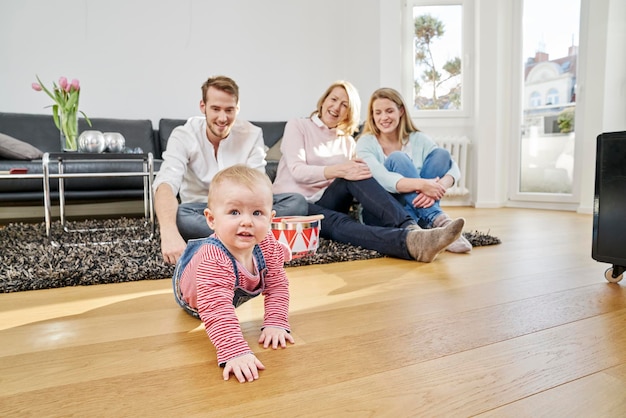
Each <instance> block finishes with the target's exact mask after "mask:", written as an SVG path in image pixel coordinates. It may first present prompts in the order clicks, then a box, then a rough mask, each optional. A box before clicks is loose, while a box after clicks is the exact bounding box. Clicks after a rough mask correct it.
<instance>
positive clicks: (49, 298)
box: [0, 208, 626, 417]
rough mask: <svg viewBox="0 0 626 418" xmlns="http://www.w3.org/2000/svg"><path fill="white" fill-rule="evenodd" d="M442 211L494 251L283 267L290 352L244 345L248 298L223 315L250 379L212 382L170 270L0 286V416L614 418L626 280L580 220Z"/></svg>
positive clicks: (622, 380)
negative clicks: (254, 369)
mask: <svg viewBox="0 0 626 418" xmlns="http://www.w3.org/2000/svg"><path fill="white" fill-rule="evenodd" d="M446 210H447V211H448V212H449V213H450V215H451V216H453V217H454V216H464V217H465V218H466V220H467V223H466V230H479V231H484V232H486V231H489V232H490V233H492V234H493V235H496V236H498V237H499V238H500V239H502V244H500V245H495V246H487V247H478V248H474V250H473V251H472V253H471V254H469V255H467V254H463V255H459V254H451V253H443V254H441V255H440V256H439V257H438V259H437V260H436V261H435V262H434V263H429V264H424V263H417V262H411V261H405V260H397V259H391V258H383V259H377V260H367V261H358V262H348V263H335V264H327V265H317V266H304V267H297V268H289V269H288V276H289V279H290V292H291V306H290V318H291V325H292V332H293V335H294V337H295V339H296V344H295V345H290V346H289V347H288V348H287V349H285V350H271V349H263V348H262V347H259V346H258V344H257V343H256V339H257V338H258V335H259V328H260V326H261V323H262V317H263V301H262V298H256V299H253V300H252V301H250V302H248V303H246V304H244V305H242V306H241V307H240V308H238V309H237V314H238V317H239V319H240V322H241V327H242V331H243V332H244V335H245V337H246V339H247V340H248V342H249V344H250V345H251V347H252V348H253V350H254V351H255V353H256V354H257V356H258V357H259V359H260V360H261V361H262V362H263V363H264V364H265V366H266V367H267V370H265V371H262V372H261V378H260V380H258V381H255V382H254V383H251V384H248V383H247V384H239V383H237V382H235V381H234V380H233V379H232V378H231V380H230V381H228V382H224V381H223V380H222V379H221V369H220V368H219V367H218V366H217V364H216V360H215V350H214V349H213V347H212V346H211V344H210V342H209V340H208V337H207V336H206V333H205V332H204V329H203V327H202V325H201V324H200V323H199V321H197V320H195V319H193V318H191V317H189V316H188V315H186V314H185V313H184V312H182V311H181V310H180V308H179V307H178V306H177V305H176V304H175V302H174V300H173V296H172V294H171V283H170V280H169V279H168V278H164V279H163V280H154V281H143V282H131V283H120V284H113V285H101V286H89V287H74V288H63V289H51V290H42V291H33V292H20V293H15V294H0V416H2V417H28V416H36V417H40V416H46V417H49V416H50V417H52V416H59V417H61V416H62V417H67V416H80V417H85V416H89V417H98V416H103V417H119V416H124V417H127V416H128V417H135V416H138V417H144V416H159V417H161V416H166V417H167V416H180V415H189V416H219V417H223V416H241V415H243V416H249V415H251V414H253V415H255V416H272V417H274V416H277V415H287V414H288V415H290V416H358V417H361V416H394V417H397V416H474V415H480V414H483V415H485V416H505V417H506V416H533V417H534V416H559V417H560V416H568V417H569V416H585V415H586V414H587V413H589V414H591V415H587V416H607V417H612V416H620V415H619V413H620V412H622V411H624V409H625V408H626V407H625V406H624V399H625V398H626V397H624V395H623V393H624V392H623V390H624V385H626V329H625V327H626V321H625V320H626V297H625V296H626V294H625V292H626V288H625V287H624V286H623V284H622V283H620V284H609V283H607V282H606V280H605V279H604V270H605V269H606V268H608V267H609V266H608V265H607V264H605V263H598V262H596V261H595V260H593V259H591V254H590V253H591V235H592V222H591V221H592V217H591V216H589V215H581V214H576V213H571V212H558V211H537V210H527V209H509V208H506V209H495V210H484V209H480V210H479V209H472V208H450V209H449V210H448V209H446ZM620 394H622V395H621V397H619V395H620ZM594 412H597V413H598V414H596V415H594Z"/></svg>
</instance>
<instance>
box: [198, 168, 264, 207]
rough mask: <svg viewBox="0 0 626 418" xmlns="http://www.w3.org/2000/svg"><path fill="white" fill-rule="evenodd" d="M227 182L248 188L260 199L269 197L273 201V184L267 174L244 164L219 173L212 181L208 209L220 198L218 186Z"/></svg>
mask: <svg viewBox="0 0 626 418" xmlns="http://www.w3.org/2000/svg"><path fill="white" fill-rule="evenodd" d="M227 182H232V183H236V184H240V185H242V186H246V187H247V188H248V189H250V190H252V191H254V192H255V193H256V194H257V195H258V196H259V198H267V197H269V199H270V201H271V200H272V182H271V181H270V178H269V177H268V176H267V174H265V173H263V172H261V171H259V170H257V169H255V168H250V167H248V166H246V165H243V164H236V165H233V166H230V167H228V168H225V169H223V170H221V171H219V172H218V173H217V174H216V175H215V177H213V180H211V186H210V187H209V197H208V207H211V202H212V201H213V200H214V199H217V198H218V196H216V193H217V192H216V190H218V189H219V187H218V186H221V185H222V184H224V183H227Z"/></svg>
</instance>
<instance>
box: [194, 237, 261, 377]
mask: <svg viewBox="0 0 626 418" xmlns="http://www.w3.org/2000/svg"><path fill="white" fill-rule="evenodd" d="M196 257H201V259H200V260H199V263H198V267H197V272H196V274H197V279H196V280H197V287H198V313H199V314H200V319H202V322H204V326H205V329H206V332H207V334H208V336H209V339H210V340H211V342H212V343H213V345H214V346H215V350H216V351H217V362H218V364H219V365H220V366H222V365H223V364H225V363H226V362H227V361H228V360H230V359H232V358H235V357H239V356H241V355H243V354H247V353H252V350H251V349H250V346H249V345H248V343H247V342H246V340H245V339H244V338H243V334H242V332H241V327H240V325H239V319H238V318H237V315H236V313H235V307H234V306H233V296H234V292H235V272H234V270H233V264H232V261H231V260H230V258H229V257H228V256H227V255H226V254H225V253H224V252H223V251H222V250H220V249H219V248H217V247H216V246H214V245H204V246H202V248H201V249H200V250H198V253H197V254H196Z"/></svg>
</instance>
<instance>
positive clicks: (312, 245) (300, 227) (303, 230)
mask: <svg viewBox="0 0 626 418" xmlns="http://www.w3.org/2000/svg"><path fill="white" fill-rule="evenodd" d="M323 218H324V215H312V216H283V217H281V218H274V219H272V224H271V228H272V233H273V234H274V237H275V238H276V240H277V241H279V242H281V243H283V244H285V245H286V246H287V247H289V249H291V257H292V259H296V258H301V257H305V256H307V255H312V254H315V252H316V251H317V247H318V246H319V237H320V227H321V222H322V219H323Z"/></svg>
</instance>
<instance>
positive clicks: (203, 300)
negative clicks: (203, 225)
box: [173, 165, 294, 383]
mask: <svg viewBox="0 0 626 418" xmlns="http://www.w3.org/2000/svg"><path fill="white" fill-rule="evenodd" d="M204 215H205V217H206V220H207V222H208V224H209V227H211V229H212V230H213V231H215V233H214V234H213V235H211V236H210V237H208V238H201V239H195V240H190V241H189V242H188V243H187V247H186V249H185V251H184V253H183V255H182V256H181V258H180V259H179V260H178V262H177V264H176V269H175V271H174V277H173V285H174V295H175V297H176V301H177V302H178V303H179V304H180V306H181V307H182V308H183V309H185V311H187V312H188V313H189V314H191V315H193V316H195V317H196V318H200V319H201V320H202V322H204V325H205V329H206V332H207V334H208V336H209V339H210V340H211V342H212V343H213V345H214V346H215V349H216V351H217V361H218V364H219V365H220V367H223V368H224V371H223V373H222V374H223V377H224V380H228V379H229V377H230V374H231V373H232V374H234V375H235V377H236V378H237V379H238V380H239V382H241V383H243V382H245V381H246V380H247V381H248V382H251V381H253V380H255V379H258V378H259V370H263V369H264V368H265V366H263V364H262V363H261V361H259V359H257V358H256V356H255V355H254V354H253V352H252V350H251V349H250V347H249V346H248V343H247V342H246V340H245V339H244V338H243V334H242V332H241V328H240V326H239V320H238V319H237V315H236V314H235V308H236V307H237V306H239V305H241V304H242V303H244V302H246V301H247V300H249V299H251V298H253V297H255V296H258V295H259V294H263V295H264V297H265V315H264V320H263V327H262V328H261V336H260V338H259V343H262V344H263V347H264V348H268V347H269V346H272V348H274V349H277V348H278V347H279V346H280V347H283V348H285V347H286V346H287V341H289V342H290V343H294V339H293V337H292V336H291V334H290V328H289V319H288V316H289V283H288V281H287V275H286V273H285V269H284V262H285V261H286V260H287V261H289V259H291V253H290V251H289V249H288V248H287V247H286V246H284V245H283V244H281V243H279V242H278V241H277V240H276V239H275V238H274V235H273V234H272V232H271V231H270V223H271V220H272V217H273V216H274V212H273V211H272V184H271V182H270V180H269V178H268V177H267V175H265V174H264V173H263V172H261V171H259V170H256V169H252V168H249V167H246V166H244V165H235V166H232V167H229V168H226V169H224V170H222V171H220V172H219V173H217V174H216V175H215V177H214V178H213V180H212V181H211V187H210V188H209V197H208V207H207V209H205V210H204Z"/></svg>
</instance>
